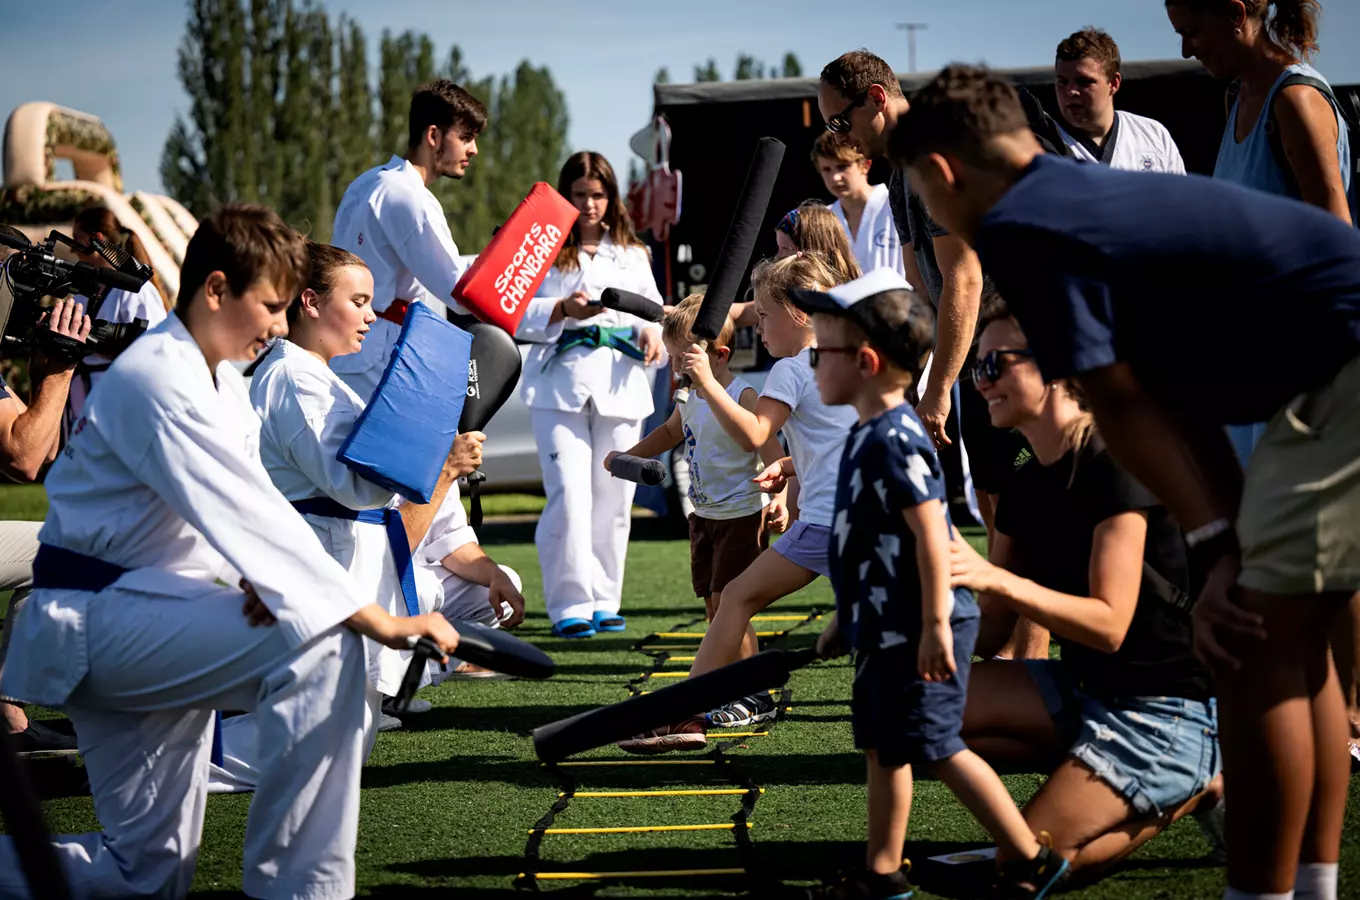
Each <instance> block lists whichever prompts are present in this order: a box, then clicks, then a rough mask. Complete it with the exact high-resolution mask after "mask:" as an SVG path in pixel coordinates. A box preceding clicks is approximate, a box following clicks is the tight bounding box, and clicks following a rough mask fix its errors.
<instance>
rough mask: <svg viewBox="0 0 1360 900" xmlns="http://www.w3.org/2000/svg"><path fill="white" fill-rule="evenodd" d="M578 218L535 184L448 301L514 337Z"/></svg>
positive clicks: (542, 184) (565, 204) (557, 197)
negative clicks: (452, 300) (459, 304)
mask: <svg viewBox="0 0 1360 900" xmlns="http://www.w3.org/2000/svg"><path fill="white" fill-rule="evenodd" d="M577 215H578V213H577V211H576V207H574V206H572V205H571V204H570V203H568V202H567V200H566V198H565V197H563V196H562V195H561V194H559V193H557V191H555V190H553V188H552V186H551V185H549V184H547V183H545V182H542V181H540V182H538V183H537V184H535V185H534V187H533V190H531V191H529V196H527V197H525V198H524V201H523V202H522V203H520V205H519V206H517V207H515V211H514V212H513V213H511V214H510V218H508V219H506V220H505V224H504V225H503V226H501V229H500V230H499V231H497V232H496V235H495V237H493V238H492V239H491V243H489V244H487V246H486V249H485V250H483V251H482V252H481V253H480V254H478V256H477V259H476V261H475V262H473V264H472V265H471V266H469V267H468V270H467V271H466V272H464V273H463V277H462V278H460V279H458V284H456V285H454V288H453V299H454V300H456V301H457V302H459V303H461V304H462V305H463V306H465V307H467V309H468V311H469V312H471V313H472V314H473V315H474V316H476V317H477V318H479V319H481V320H482V321H483V322H490V323H491V324H492V325H497V326H499V327H501V328H504V329H505V330H506V331H508V332H509V333H510V334H514V333H515V329H516V328H518V327H519V321H520V319H522V318H524V312H525V310H526V309H527V308H528V305H529V300H530V298H532V297H533V296H534V293H535V292H536V291H537V290H538V287H539V285H541V284H542V283H543V279H544V278H546V277H547V275H548V270H549V269H550V268H552V265H553V263H554V262H555V261H556V260H557V252H558V251H559V250H561V249H562V243H563V242H564V241H565V240H566V239H567V233H568V232H569V231H570V229H571V226H572V224H573V223H575V221H576V216H577Z"/></svg>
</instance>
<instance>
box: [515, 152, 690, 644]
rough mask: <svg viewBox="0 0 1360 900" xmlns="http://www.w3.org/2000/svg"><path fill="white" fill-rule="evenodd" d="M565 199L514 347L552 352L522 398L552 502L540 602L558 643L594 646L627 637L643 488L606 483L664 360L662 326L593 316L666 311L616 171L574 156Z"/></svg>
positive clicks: (543, 533) (648, 407)
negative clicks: (618, 307) (563, 229)
mask: <svg viewBox="0 0 1360 900" xmlns="http://www.w3.org/2000/svg"><path fill="white" fill-rule="evenodd" d="M557 189H558V191H560V192H561V193H562V195H563V196H565V197H567V198H568V199H570V200H571V202H572V204H573V205H574V206H575V207H576V208H577V209H578V210H580V212H581V216H580V218H579V219H577V220H576V226H575V227H574V228H573V229H572V233H571V235H570V236H569V237H568V239H567V242H566V245H565V246H564V247H563V248H562V252H561V254H560V255H559V256H558V258H557V263H556V265H554V266H553V268H552V270H551V271H550V272H549V273H548V276H547V278H546V279H545V280H544V282H543V285H542V287H541V288H540V289H539V291H538V299H537V300H536V301H535V303H534V304H533V306H532V307H531V309H530V313H529V315H526V319H525V322H524V323H522V324H521V325H520V328H519V331H518V333H517V337H519V338H521V339H525V340H531V341H553V342H552V343H540V344H538V346H536V347H535V348H534V349H533V350H532V351H531V352H530V353H529V356H528V359H527V360H526V361H525V364H524V375H523V384H522V387H521V394H522V396H523V397H524V402H525V404H526V405H527V406H528V407H529V415H530V419H531V420H532V422H533V427H534V439H535V440H536V441H537V443H538V460H539V463H540V465H541V466H542V468H543V489H544V491H545V492H546V493H547V495H548V503H547V506H546V507H545V508H544V510H543V514H542V516H541V517H540V518H539V520H538V529H537V531H536V532H535V533H534V542H535V543H536V544H537V546H538V561H539V564H540V565H541V566H542V567H543V571H544V572H545V573H548V577H546V578H544V579H543V595H544V600H545V602H546V604H547V607H548V617H549V619H551V620H552V623H553V633H554V634H557V635H558V636H560V637H570V638H586V637H592V636H594V634H595V632H597V631H622V630H623V629H624V619H623V617H622V616H620V615H619V600H620V595H621V593H622V590H623V563H624V557H625V556H626V555H627V551H628V528H629V522H630V512H631V509H632V503H633V491H634V489H635V488H636V485H634V484H633V483H632V482H631V481H625V480H623V479H620V478H614V477H612V476H611V475H610V474H609V473H608V472H606V471H605V469H604V457H605V454H607V453H609V451H610V450H613V449H616V448H618V447H631V446H633V445H634V444H636V443H637V441H638V438H639V437H641V434H642V422H643V420H644V419H646V418H647V416H649V415H651V413H652V408H653V407H652V376H653V373H652V372H650V371H648V367H650V366H655V365H657V364H659V363H661V362H662V361H663V358H664V355H665V353H664V349H663V347H662V344H661V327H660V326H659V325H655V324H652V323H649V322H646V321H645V320H643V319H640V318H638V317H637V316H633V315H629V314H627V313H621V312H617V311H614V310H602V309H601V308H599V307H595V306H588V305H587V304H592V303H597V302H598V301H599V299H600V294H601V293H602V292H603V291H604V289H605V288H610V287H613V288H621V289H623V290H628V291H633V292H634V293H638V294H642V295H643V296H646V297H649V298H651V299H653V300H655V301H656V304H657V306H658V308H659V307H660V306H661V295H660V294H659V293H658V292H657V289H656V280H655V279H654V278H653V277H652V266H651V259H650V257H649V256H648V254H647V250H646V248H645V247H644V246H643V245H642V242H641V241H639V240H638V239H637V237H636V235H635V234H634V233H633V226H632V223H631V222H630V221H629V219H628V213H627V211H626V210H625V209H624V205H623V201H622V200H621V199H620V197H619V187H618V181H617V180H616V179H615V177H614V170H613V169H612V168H611V167H610V165H609V162H608V161H607V160H606V159H605V158H604V157H603V156H601V155H600V154H598V153H591V152H588V151H583V152H580V153H576V154H573V155H572V156H571V158H570V159H568V160H567V163H566V165H565V166H563V167H562V172H561V175H560V176H559V177H558V179H557ZM545 305H552V313H551V315H550V316H547V317H543V316H536V317H535V319H536V321H542V320H543V319H545V318H546V320H547V322H548V325H547V327H546V328H544V327H535V326H534V325H532V324H530V321H529V316H530V315H534V313H535V312H536V311H537V310H541V309H543V308H544V307H545ZM587 318H588V319H590V321H589V322H586V321H581V320H582V319H587ZM564 320H565V321H564ZM559 329H560V333H559V334H557V335H556V338H555V340H554V334H553V332H554V331H556V330H559Z"/></svg>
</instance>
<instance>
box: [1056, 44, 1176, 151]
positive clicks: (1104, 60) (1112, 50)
mask: <svg viewBox="0 0 1360 900" xmlns="http://www.w3.org/2000/svg"><path fill="white" fill-rule="evenodd" d="M1056 57H1057V58H1056V60H1055V62H1054V64H1053V69H1054V81H1055V87H1056V89H1057V95H1058V109H1059V110H1060V111H1061V112H1062V119H1063V120H1062V122H1061V123H1060V125H1059V129H1060V131H1061V132H1062V139H1063V143H1065V144H1067V146H1068V148H1069V149H1070V150H1071V151H1072V154H1073V155H1074V156H1075V157H1076V158H1077V159H1080V160H1083V161H1085V162H1098V163H1104V164H1105V165H1107V166H1109V167H1110V168H1112V169H1123V170H1125V171H1127V172H1168V173H1170V174H1172V175H1184V174H1185V161H1184V160H1182V159H1181V151H1180V148H1178V147H1177V146H1176V142H1175V141H1174V140H1173V139H1172V137H1171V132H1169V131H1167V130H1166V126H1165V125H1163V124H1162V123H1161V122H1158V121H1157V120H1156V119H1149V118H1147V117H1146V116H1136V115H1134V114H1133V113H1129V112H1124V111H1123V110H1117V109H1115V108H1114V95H1115V94H1116V93H1118V92H1119V85H1120V83H1121V79H1120V74H1119V67H1120V65H1121V61H1120V58H1119V45H1118V44H1116V43H1115V42H1114V38H1112V37H1110V36H1109V35H1108V34H1106V33H1105V32H1103V31H1101V30H1100V29H1098V28H1083V29H1082V30H1081V31H1077V32H1074V33H1073V34H1071V35H1068V36H1067V37H1066V38H1064V39H1063V41H1062V43H1060V44H1059V45H1058V50H1057V54H1056Z"/></svg>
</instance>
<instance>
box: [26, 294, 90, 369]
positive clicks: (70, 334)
mask: <svg viewBox="0 0 1360 900" xmlns="http://www.w3.org/2000/svg"><path fill="white" fill-rule="evenodd" d="M43 325H45V326H46V327H47V330H48V331H51V332H54V333H56V334H59V335H61V336H62V337H65V338H70V339H71V340H73V341H80V342H81V343H84V342H85V339H86V338H87V337H89V336H90V327H91V323H90V317H89V316H87V315H85V307H84V306H82V305H81V304H79V303H77V302H76V301H75V300H74V299H73V298H67V299H65V300H58V301H57V302H56V303H54V304H52V309H51V310H50V311H48V312H47V313H46V314H45V315H44V316H43V318H42V319H40V320H39V326H40V327H41V326H43ZM77 362H79V360H71V361H69V362H67V361H64V360H53V359H50V358H49V357H47V356H43V357H40V358H39V359H37V360H35V362H34V365H35V366H36V367H37V368H38V369H39V370H40V371H41V373H42V374H50V373H53V372H65V371H68V370H70V369H74V368H75V367H76V363H77Z"/></svg>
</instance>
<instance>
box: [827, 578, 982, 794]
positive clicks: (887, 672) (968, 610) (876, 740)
mask: <svg viewBox="0 0 1360 900" xmlns="http://www.w3.org/2000/svg"><path fill="white" fill-rule="evenodd" d="M979 621H980V620H979V618H978V613H977V606H976V605H974V604H972V603H969V604H967V605H960V606H956V607H955V615H953V616H951V617H950V622H949V625H950V628H951V630H952V631H953V633H954V666H955V668H956V669H957V671H956V672H955V673H954V676H953V677H952V678H950V679H949V680H947V681H926V680H925V679H924V678H922V677H921V673H920V670H919V669H918V664H917V655H918V652H919V648H920V638H919V637H916V636H914V638H913V640H911V641H909V642H908V643H905V644H899V645H897V646H896V647H892V648H890V649H888V650H872V651H869V652H860V653H858V654H857V658H856V660H855V663H856V665H855V684H854V687H853V688H852V692H851V697H850V721H851V730H852V732H853V733H854V737H855V749H857V750H874V751H876V752H877V753H878V762H879V765H881V766H889V767H896V766H906V765H929V764H930V763H935V762H939V761H940V760H942V759H948V758H949V757H951V756H953V755H954V754H956V753H961V752H962V751H964V750H966V749H968V748H967V746H965V745H964V743H963V738H962V737H960V734H959V733H960V732H961V731H962V730H963V707H964V704H965V702H966V701H967V699H968V675H969V672H970V671H971V669H972V664H971V662H970V660H971V659H972V658H973V646H974V645H975V644H976V643H977V634H978V623H979Z"/></svg>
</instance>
